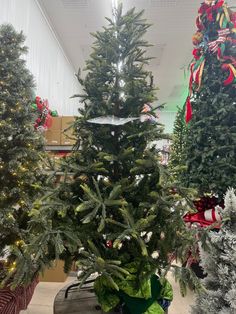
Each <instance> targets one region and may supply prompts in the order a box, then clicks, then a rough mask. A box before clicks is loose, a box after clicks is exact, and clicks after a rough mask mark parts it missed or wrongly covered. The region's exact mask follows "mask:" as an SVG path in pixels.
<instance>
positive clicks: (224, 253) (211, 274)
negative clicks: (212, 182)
mask: <svg viewBox="0 0 236 314" xmlns="http://www.w3.org/2000/svg"><path fill="white" fill-rule="evenodd" d="M224 203H225V209H224V210H223V211H222V216H223V225H222V226H221V229H220V231H219V232H213V231H211V232H210V233H208V235H207V239H206V242H205V245H204V250H203V249H201V264H202V266H203V268H204V270H205V272H206V274H207V277H206V278H205V279H204V280H203V285H204V287H205V289H204V290H203V291H202V293H201V294H200V295H199V296H198V297H197V298H196V305H195V306H194V308H193V311H192V313H194V314H210V313H212V314H213V313H221V314H234V313H236V268H235V265H236V245H235V244H236V196H235V191H234V190H233V189H229V190H228V191H227V193H226V196H225V202H224Z"/></svg>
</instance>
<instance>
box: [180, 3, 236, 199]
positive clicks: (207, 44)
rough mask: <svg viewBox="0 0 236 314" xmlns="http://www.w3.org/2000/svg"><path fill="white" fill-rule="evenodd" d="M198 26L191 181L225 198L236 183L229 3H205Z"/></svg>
mask: <svg viewBox="0 0 236 314" xmlns="http://www.w3.org/2000/svg"><path fill="white" fill-rule="evenodd" d="M196 25H197V32H196V33H195V35H194V36H193V43H194V45H195V49H194V50H193V56H194V61H193V63H192V64H191V67H190V68H191V77H190V85H189V97H188V99H187V103H188V106H187V112H186V120H187V121H189V123H188V134H187V137H186V164H187V175H186V181H187V184H188V186H194V187H196V188H197V189H198V190H199V192H200V194H203V193H216V194H217V195H218V196H219V197H220V198H222V196H223V194H224V193H225V191H226V189H227V187H228V186H234V184H235V180H236V159H235V153H236V137H235V120H236V111H235V108H236V102H235V97H236V68H235V67H236V45H235V43H236V33H235V27H236V14H235V13H234V12H233V11H232V10H231V9H229V8H228V6H227V4H226V3H225V1H222V0H218V1H205V2H204V3H202V5H201V7H200V9H199V15H198V17H197V21H196ZM191 105H192V106H191ZM191 111H192V113H191Z"/></svg>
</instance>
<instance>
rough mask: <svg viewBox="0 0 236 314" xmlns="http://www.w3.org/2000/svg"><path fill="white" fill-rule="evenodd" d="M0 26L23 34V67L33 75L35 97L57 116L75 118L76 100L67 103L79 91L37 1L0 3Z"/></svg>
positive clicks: (9, 0)
mask: <svg viewBox="0 0 236 314" xmlns="http://www.w3.org/2000/svg"><path fill="white" fill-rule="evenodd" d="M0 23H1V24H2V23H11V24H12V25H13V26H14V27H15V29H16V30H17V31H21V30H23V32H24V34H25V36H26V46H28V48H29V52H28V55H27V57H26V60H27V66H28V68H29V70H30V71H31V73H32V74H33V75H34V78H35V83H36V90H35V92H36V94H37V95H39V96H41V97H42V98H47V99H48V100H49V104H50V109H52V110H55V109H56V110H57V111H58V113H59V115H77V108H78V106H79V101H78V99H70V96H72V95H73V94H75V93H78V92H79V91H80V86H79V84H78V82H77V79H76V77H75V72H77V69H74V68H73V66H72V64H71V63H70V61H69V60H68V58H67V56H66V55H65V53H64V50H63V48H62V47H61V45H60V43H59V41H58V39H57V37H56V36H55V33H54V32H53V29H52V28H51V26H50V24H49V23H48V20H47V18H46V16H45V15H44V13H43V12H42V10H41V8H40V6H39V4H38V2H37V0H0Z"/></svg>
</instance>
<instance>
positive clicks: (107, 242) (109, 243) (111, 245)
mask: <svg viewBox="0 0 236 314" xmlns="http://www.w3.org/2000/svg"><path fill="white" fill-rule="evenodd" d="M106 247H107V248H109V249H112V248H113V242H112V241H111V240H107V241H106Z"/></svg>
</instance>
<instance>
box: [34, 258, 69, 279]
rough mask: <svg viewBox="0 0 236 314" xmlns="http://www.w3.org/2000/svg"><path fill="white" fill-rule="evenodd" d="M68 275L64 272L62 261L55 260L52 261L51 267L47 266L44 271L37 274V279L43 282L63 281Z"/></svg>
mask: <svg viewBox="0 0 236 314" xmlns="http://www.w3.org/2000/svg"><path fill="white" fill-rule="evenodd" d="M67 277H68V275H67V274H65V273H64V261H61V260H56V261H54V262H53V267H51V268H48V269H46V270H45V271H44V273H42V274H40V275H39V281H43V282H64V281H65V280H66V278H67Z"/></svg>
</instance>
